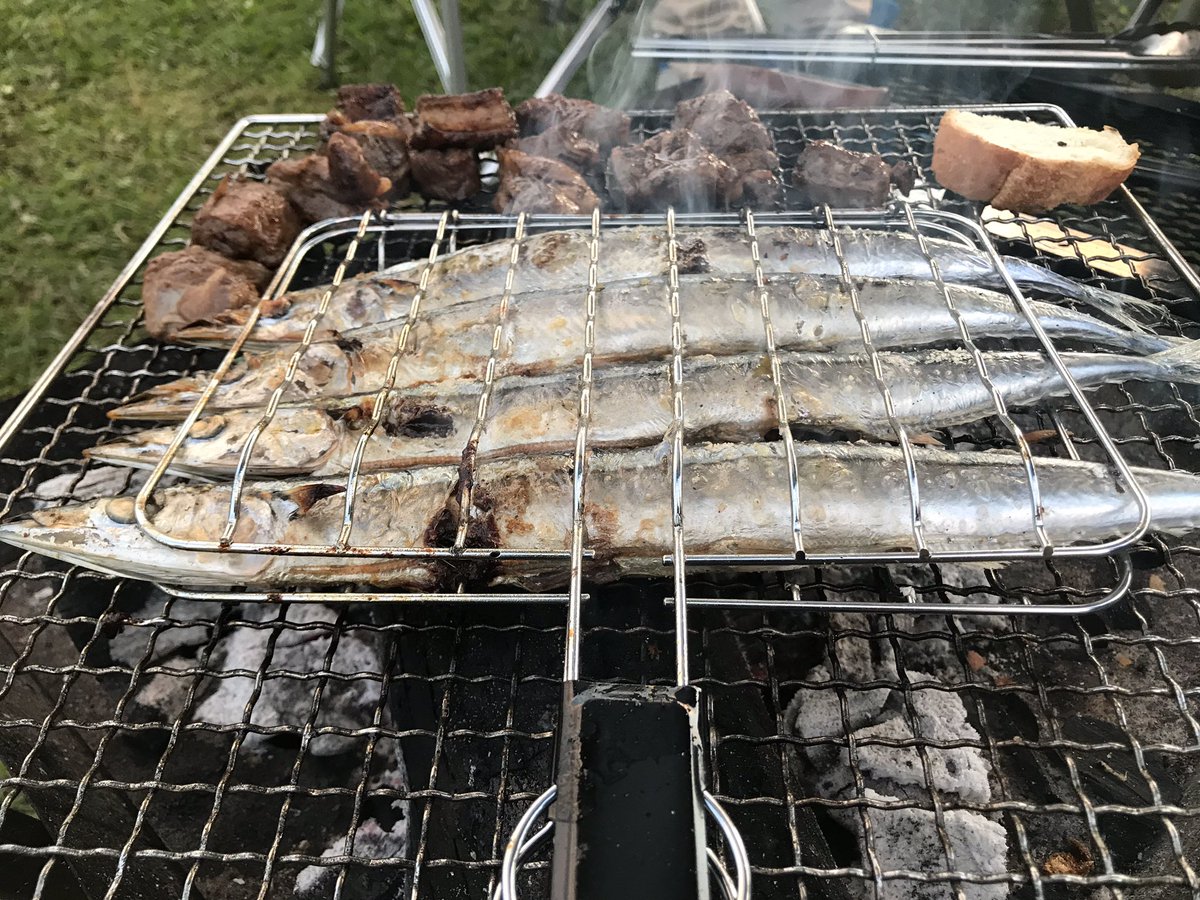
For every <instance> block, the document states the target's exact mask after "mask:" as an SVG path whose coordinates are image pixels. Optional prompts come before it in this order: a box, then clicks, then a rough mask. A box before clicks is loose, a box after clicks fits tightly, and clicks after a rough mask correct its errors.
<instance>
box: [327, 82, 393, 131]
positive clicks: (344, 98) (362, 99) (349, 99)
mask: <svg viewBox="0 0 1200 900" xmlns="http://www.w3.org/2000/svg"><path fill="white" fill-rule="evenodd" d="M337 108H338V110H339V111H340V112H341V113H342V114H343V115H344V116H345V117H346V120H347V121H349V122H360V121H362V120H363V119H374V120H386V119H395V118H399V117H400V116H403V115H404V98H402V97H401V96H400V91H399V90H397V88H396V86H395V85H394V84H344V85H342V86H341V87H340V88H338V92H337Z"/></svg>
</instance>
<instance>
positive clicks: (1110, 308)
mask: <svg viewBox="0 0 1200 900" xmlns="http://www.w3.org/2000/svg"><path fill="white" fill-rule="evenodd" d="M1004 264H1005V267H1006V268H1007V269H1008V270H1009V271H1010V272H1011V273H1012V274H1013V277H1014V278H1016V279H1017V280H1018V281H1019V282H1021V283H1023V284H1025V285H1028V286H1030V287H1035V288H1039V289H1041V290H1044V291H1048V292H1054V291H1057V292H1058V293H1060V294H1062V295H1063V296H1064V297H1069V298H1070V299H1072V300H1078V301H1079V302H1081V303H1086V304H1087V305H1088V306H1090V307H1092V308H1093V309H1095V310H1097V311H1098V312H1101V313H1103V314H1104V315H1106V316H1108V317H1109V318H1110V319H1112V320H1113V321H1114V322H1120V323H1121V324H1122V325H1124V326H1125V327H1126V328H1128V329H1129V330H1130V331H1134V332H1137V333H1138V334H1149V333H1150V326H1152V325H1155V324H1157V323H1160V322H1162V320H1163V309H1162V307H1161V305H1159V304H1158V303H1157V302H1155V301H1153V300H1143V299H1142V298H1140V297H1132V296H1130V295H1129V294H1122V293H1121V292H1120V291H1110V290H1108V289H1107V288H1101V287H1096V286H1094V285H1090V284H1081V283H1080V282H1078V281H1074V280H1072V279H1070V278H1067V277H1065V276H1063V275H1059V274H1058V273H1057V272H1053V271H1051V270H1050V269H1046V268H1043V267H1042V266H1036V265H1034V264H1033V263H1029V262H1026V261H1025V260H1023V259H1015V258H1013V257H1005V258H1004ZM1132 313H1137V317H1136V318H1135V316H1134V315H1132Z"/></svg>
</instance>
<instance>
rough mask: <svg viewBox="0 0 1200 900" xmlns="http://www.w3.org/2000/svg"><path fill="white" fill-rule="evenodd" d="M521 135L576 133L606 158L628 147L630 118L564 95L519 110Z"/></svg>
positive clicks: (536, 99) (538, 100)
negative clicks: (557, 129)
mask: <svg viewBox="0 0 1200 900" xmlns="http://www.w3.org/2000/svg"><path fill="white" fill-rule="evenodd" d="M517 121H518V122H519V123H520V125H521V134H522V135H525V136H527V137H528V136H531V135H535V134H541V133H542V132H543V131H546V130H548V129H550V128H553V127H562V128H565V129H567V130H568V131H574V132H577V133H578V134H579V135H581V136H582V137H584V138H586V139H587V140H589V141H595V142H596V144H597V145H598V146H599V148H600V154H601V155H602V156H607V155H608V154H609V152H610V151H611V150H612V148H613V147H619V146H621V145H622V144H628V143H629V116H627V115H625V113H623V112H621V111H620V110H616V109H609V108H608V107H607V106H600V105H599V104H598V103H592V102H591V101H590V100H576V99H574V98H571V97H564V96H563V95H562V94H550V95H549V96H548V97H531V98H530V99H528V100H526V101H525V102H524V103H522V104H521V105H520V106H518V107H517Z"/></svg>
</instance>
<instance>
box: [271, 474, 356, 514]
mask: <svg viewBox="0 0 1200 900" xmlns="http://www.w3.org/2000/svg"><path fill="white" fill-rule="evenodd" d="M345 492H346V486H345V485H344V484H329V483H328V482H323V481H322V482H317V483H316V484H302V485H300V486H299V487H294V488H292V489H291V490H289V491H287V492H286V493H287V498H288V499H289V500H291V501H292V502H293V503H295V504H296V510H295V512H293V513H292V519H298V518H299V517H300V516H303V515H305V514H306V513H307V512H308V511H309V510H310V509H312V508H313V507H314V506H315V505H316V504H318V503H320V502H321V501H322V500H324V499H325V498H326V497H332V496H334V495H335V494H344V493H345Z"/></svg>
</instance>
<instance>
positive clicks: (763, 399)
mask: <svg viewBox="0 0 1200 900" xmlns="http://www.w3.org/2000/svg"><path fill="white" fill-rule="evenodd" d="M1062 358H1063V361H1064V362H1065V363H1066V365H1067V367H1068V368H1069V369H1070V371H1071V374H1072V375H1073V376H1074V378H1075V380H1076V381H1077V382H1078V383H1079V384H1080V385H1081V386H1083V387H1090V386H1093V385H1098V384H1103V383H1105V382H1108V381H1111V380H1122V381H1123V380H1127V379H1139V380H1142V381H1174V382H1177V383H1192V384H1197V383H1200V343H1196V344H1193V345H1188V346H1184V347H1180V348H1177V349H1175V350H1168V351H1165V352H1163V353H1160V354H1156V355H1153V356H1124V355H1118V354H1111V353H1064V354H1062ZM779 359H780V369H781V375H782V383H783V385H784V388H785V393H784V396H785V401H786V405H787V411H788V418H789V421H790V424H792V425H793V426H803V427H805V428H809V429H821V430H836V431H849V432H857V433H859V434H861V435H864V436H867V437H872V438H878V439H882V440H894V439H895V437H896V435H895V432H894V431H893V429H892V425H891V423H890V421H889V420H888V417H887V414H886V410H885V409H884V404H883V398H882V395H881V394H880V393H879V390H878V388H877V387H876V385H875V382H874V378H873V373H872V370H871V368H870V363H869V360H868V359H867V358H866V357H865V356H856V357H842V356H834V355H830V354H819V353H791V352H787V351H784V352H781V353H780V356H779ZM984 360H985V364H986V367H987V371H988V375H989V377H990V378H991V380H992V382H993V384H995V385H996V387H997V388H998V389H999V391H1000V393H1001V395H1002V396H1003V397H1004V399H1005V402H1006V403H1007V404H1008V405H1010V406H1021V405H1028V404H1030V403H1033V402H1036V401H1038V400H1040V399H1042V398H1045V397H1053V396H1058V395H1061V394H1064V393H1066V387H1065V385H1064V383H1063V381H1062V379H1061V377H1060V376H1059V374H1058V372H1057V370H1055V369H1054V367H1053V366H1052V365H1051V364H1050V361H1049V359H1048V358H1047V357H1046V356H1045V355H1043V354H1040V353H1019V352H1016V353H1014V352H996V353H985V354H984ZM880 361H881V363H882V367H883V371H884V376H885V378H886V380H887V382H888V384H889V386H890V389H891V393H892V400H893V404H894V408H895V412H896V415H897V418H898V419H899V421H900V422H901V423H902V424H903V425H904V427H905V428H906V429H908V430H909V432H910V434H911V433H913V432H922V431H928V430H932V429H936V428H942V427H946V426H949V425H956V424H961V423H965V422H971V421H974V420H976V419H979V418H982V417H984V416H987V415H990V414H992V413H993V412H995V409H994V406H993V403H992V398H991V394H990V392H989V391H988V390H987V388H986V387H985V385H984V383H983V381H982V379H981V378H980V376H979V373H978V370H977V369H976V367H975V362H974V360H973V359H972V357H971V356H970V354H968V353H967V352H966V351H965V350H932V351H926V352H923V353H911V354H897V353H886V352H885V353H881V354H880ZM669 371H670V370H669V364H668V363H666V362H653V363H639V364H633V365H622V366H612V367H610V368H607V369H598V370H596V372H595V373H594V375H593V384H592V395H591V396H592V404H591V417H590V420H589V429H588V443H589V445H590V446H591V447H594V448H620V447H637V446H643V445H646V444H652V443H655V442H656V441H659V440H661V439H662V437H663V435H664V433H666V432H667V431H668V429H669V428H670V426H671V423H672V421H673V415H672V408H671V392H670V387H669ZM481 390H482V385H473V386H470V388H469V389H465V390H461V391H450V392H447V393H437V392H421V391H409V392H406V393H405V394H403V395H402V396H395V395H393V398H392V402H391V404H390V405H389V408H388V410H387V411H386V412H385V414H384V415H383V416H382V417H381V425H380V426H379V427H378V428H377V429H376V432H375V433H374V434H373V435H372V436H371V438H370V440H369V442H368V443H367V446H366V449H365V452H364V454H363V461H362V470H363V471H368V472H369V471H375V470H382V469H398V468H405V467H410V466H417V465H435V464H437V465H441V464H452V463H456V462H457V461H458V460H459V459H460V458H461V457H462V454H463V451H464V449H465V448H466V446H467V444H468V441H469V439H470V435H471V431H472V427H473V426H474V423H475V419H476V415H477V410H478V406H479V393H480V391H481ZM684 400H685V409H686V419H685V422H686V424H685V429H686V431H685V433H686V435H687V437H688V439H689V440H696V439H698V438H703V439H708V440H724V441H738V440H756V439H758V438H761V437H762V436H763V435H764V434H765V433H766V432H768V431H770V430H772V429H774V428H776V427H777V426H778V421H779V417H778V412H777V410H776V406H775V397H774V392H773V388H772V384H771V375H770V366H769V362H768V360H767V358H766V357H765V355H764V354H750V355H743V356H734V357H713V356H702V357H698V358H689V359H687V360H686V361H685V364H684ZM331 402H332V404H334V405H331V406H283V407H281V408H280V409H279V411H278V412H277V413H276V415H275V417H274V418H273V419H272V421H271V424H270V425H269V426H268V427H267V428H266V429H265V430H264V431H263V432H262V434H261V435H260V436H259V438H258V441H257V442H256V444H255V448H254V454H253V455H252V457H251V459H250V464H249V467H248V470H247V472H248V474H249V475H250V476H251V477H254V478H278V477H288V476H298V475H309V476H318V477H325V476H334V475H338V474H342V473H345V472H347V471H348V470H349V467H350V462H351V459H352V457H353V454H354V450H355V448H356V446H357V445H358V443H359V440H360V438H361V436H362V433H363V429H364V426H365V424H366V422H367V421H368V420H369V419H370V416H371V413H372V411H373V408H374V396H373V395H372V396H369V397H368V396H358V397H351V398H346V399H345V400H339V401H331ZM578 408H579V381H578V377H577V375H576V374H575V373H564V374H559V375H551V376H541V377H520V376H517V377H512V378H503V379H500V380H499V381H497V382H496V385H495V389H494V391H493V394H492V397H491V402H490V404H489V413H488V417H487V420H486V427H485V428H484V430H483V433H482V435H481V436H480V440H479V445H478V448H477V451H476V458H477V459H492V458H499V457H501V456H511V455H516V454H523V453H554V452H560V451H566V450H570V449H571V448H573V447H574V445H575V434H576V428H577V426H578ZM260 419H261V413H260V412H259V411H256V410H255V411H249V410H230V411H228V412H226V413H223V414H221V413H218V414H216V415H213V416H208V417H205V418H202V419H200V420H198V421H197V422H196V424H195V425H194V426H193V428H192V432H191V435H192V436H189V438H188V439H187V440H185V441H184V443H183V444H182V445H181V446H180V448H179V451H178V452H177V453H176V455H175V457H174V458H173V461H172V464H171V466H170V467H169V469H168V472H170V473H171V474H176V475H184V476H200V477H204V478H210V479H219V478H230V477H232V476H233V473H234V470H235V469H236V467H237V464H238V460H239V459H240V457H241V453H242V447H243V445H244V443H245V441H246V438H247V437H248V435H249V433H250V432H251V430H252V429H253V428H254V427H255V425H256V424H257V423H258V422H259V420H260ZM175 432H176V428H175V427H161V428H152V429H147V430H144V431H140V432H136V433H134V434H131V435H129V436H127V437H124V438H121V439H118V440H115V441H111V442H108V443H105V444H100V445H99V446H97V447H94V448H93V449H91V450H89V451H86V453H87V455H88V456H89V457H91V458H92V459H94V460H96V461H98V462H103V463H109V464H116V465H127V466H135V467H139V468H154V467H155V466H156V465H158V462H159V460H161V459H162V457H163V454H164V453H165V452H166V450H167V447H168V446H169V444H170V443H171V441H172V440H173V439H174V437H175Z"/></svg>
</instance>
